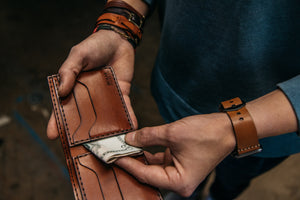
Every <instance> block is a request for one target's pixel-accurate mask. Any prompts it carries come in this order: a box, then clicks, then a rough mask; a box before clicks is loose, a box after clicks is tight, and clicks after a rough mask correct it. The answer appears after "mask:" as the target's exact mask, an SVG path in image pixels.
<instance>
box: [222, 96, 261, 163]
mask: <svg viewBox="0 0 300 200" xmlns="http://www.w3.org/2000/svg"><path fill="white" fill-rule="evenodd" d="M220 111H222V112H226V113H227V115H228V117H229V118H230V120H231V124H232V127H233V131H234V135H235V139H236V148H235V150H234V151H233V152H232V155H233V156H234V157H236V158H242V157H245V156H249V155H252V154H254V153H258V152H261V151H262V147H261V145H260V144H259V141H258V137H257V131H256V128H255V125H254V122H253V119H252V117H251V116H250V114H249V112H248V110H247V109H246V107H245V103H244V102H243V101H242V100H241V99H240V98H239V97H236V98H234V99H231V100H228V101H223V102H221V104H220Z"/></svg>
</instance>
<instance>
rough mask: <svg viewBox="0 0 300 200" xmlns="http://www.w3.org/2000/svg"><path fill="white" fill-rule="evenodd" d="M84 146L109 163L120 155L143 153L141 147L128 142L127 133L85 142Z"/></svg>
mask: <svg viewBox="0 0 300 200" xmlns="http://www.w3.org/2000/svg"><path fill="white" fill-rule="evenodd" d="M84 146H85V147H86V148H87V149H88V150H90V151H91V152H92V153H93V154H94V155H95V156H97V157H98V158H99V159H101V160H102V161H104V162H105V163H108V164H110V163H113V162H114V161H116V160H117V159H118V158H120V157H124V156H128V155H139V154H142V153H143V150H142V149H141V148H137V147H134V146H130V145H128V144H126V142H125V134H123V135H118V136H114V137H110V138H105V139H101V140H97V141H93V142H89V143H85V144H84Z"/></svg>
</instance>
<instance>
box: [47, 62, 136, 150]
mask: <svg viewBox="0 0 300 200" xmlns="http://www.w3.org/2000/svg"><path fill="white" fill-rule="evenodd" d="M49 79H51V80H52V81H49V82H52V83H53V88H54V90H53V91H54V94H53V95H55V96H56V98H57V99H58V101H57V102H58V104H59V109H60V110H59V111H60V113H61V116H63V120H64V126H65V127H64V128H65V131H66V136H67V139H68V143H69V146H75V145H78V144H82V143H85V142H90V141H94V140H97V139H101V138H106V137H110V136H114V135H119V134H122V133H126V132H129V131H132V130H133V125H132V122H131V119H130V116H129V113H128V111H127V108H126V105H125V102H124V99H123V96H122V93H121V91H120V88H119V86H118V83H117V80H116V76H115V74H114V72H113V70H112V68H111V67H104V68H102V69H101V70H93V71H88V72H82V73H80V75H79V76H78V78H77V80H76V83H75V86H74V88H73V90H72V92H71V93H70V94H69V95H68V96H67V97H65V98H59V97H58V92H57V91H58V85H59V77H58V75H54V76H50V77H48V80H49Z"/></svg>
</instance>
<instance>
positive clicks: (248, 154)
mask: <svg viewBox="0 0 300 200" xmlns="http://www.w3.org/2000/svg"><path fill="white" fill-rule="evenodd" d="M262 150H263V148H262V146H260V148H259V149H256V150H254V151H250V152H247V153H243V154H241V155H238V154H237V152H236V150H235V151H233V152H232V154H231V156H233V157H235V158H243V157H246V156H250V155H253V154H256V153H259V152H261V151H262Z"/></svg>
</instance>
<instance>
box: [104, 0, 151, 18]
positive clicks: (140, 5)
mask: <svg viewBox="0 0 300 200" xmlns="http://www.w3.org/2000/svg"><path fill="white" fill-rule="evenodd" d="M110 1H113V0H107V2H110ZM123 1H124V2H126V3H128V4H129V5H130V6H132V7H133V8H134V9H136V10H137V11H138V12H139V13H140V14H142V15H144V16H146V15H147V13H148V5H147V4H146V3H145V2H143V1H142V0H123Z"/></svg>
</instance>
